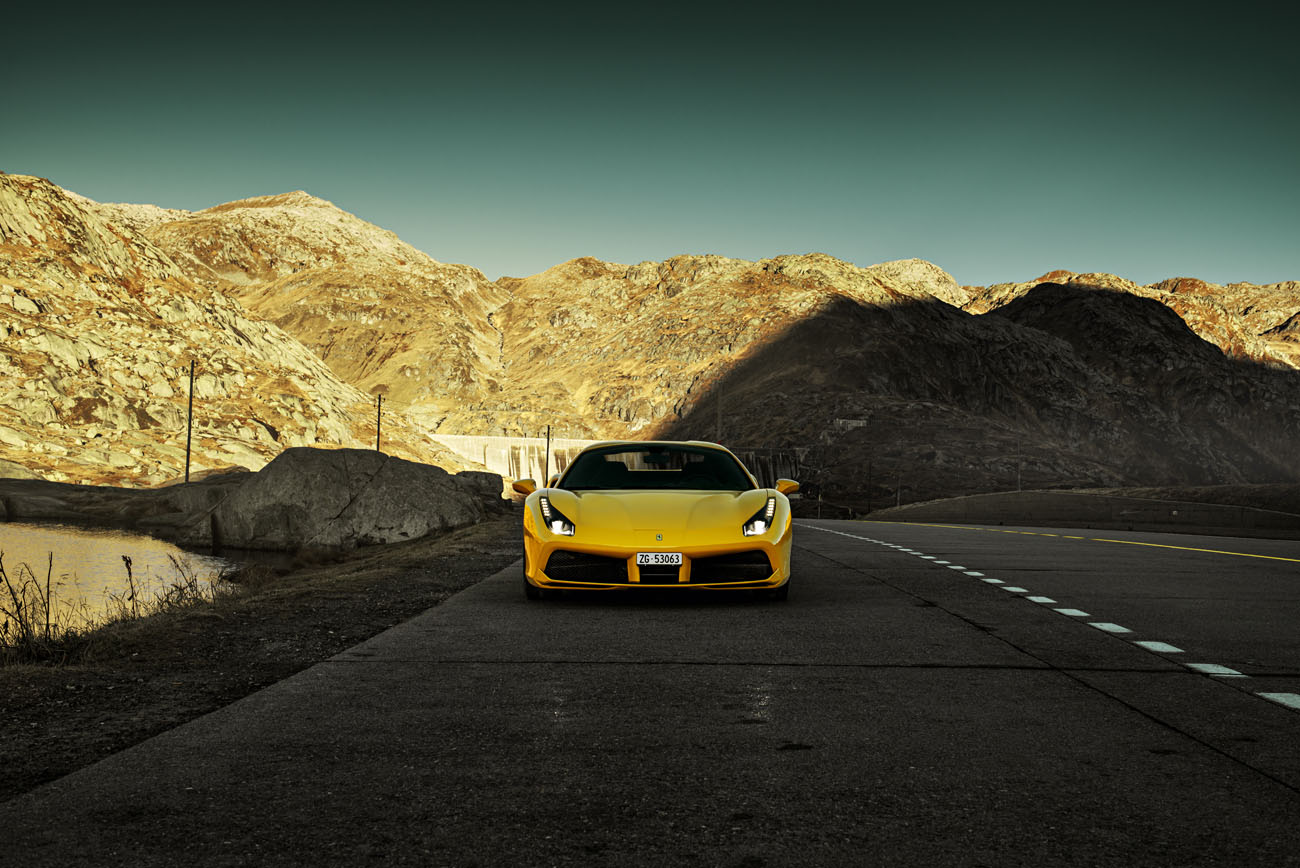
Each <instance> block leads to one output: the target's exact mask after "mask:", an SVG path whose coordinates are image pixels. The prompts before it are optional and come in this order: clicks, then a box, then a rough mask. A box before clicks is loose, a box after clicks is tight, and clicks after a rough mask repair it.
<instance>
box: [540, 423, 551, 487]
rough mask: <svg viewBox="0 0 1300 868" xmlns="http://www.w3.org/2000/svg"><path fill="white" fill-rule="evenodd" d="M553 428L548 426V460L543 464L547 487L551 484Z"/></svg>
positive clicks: (543, 474)
mask: <svg viewBox="0 0 1300 868" xmlns="http://www.w3.org/2000/svg"><path fill="white" fill-rule="evenodd" d="M550 480H551V426H550V425H547V426H546V459H545V463H544V464H542V482H543V483H544V484H545V485H550V484H551V481H550Z"/></svg>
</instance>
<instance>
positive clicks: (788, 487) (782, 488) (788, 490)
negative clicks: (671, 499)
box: [516, 479, 799, 494]
mask: <svg viewBox="0 0 1300 868" xmlns="http://www.w3.org/2000/svg"><path fill="white" fill-rule="evenodd" d="M516 484H517V483H516ZM776 490H777V492H778V493H779V494H794V493H795V492H796V491H798V490H799V483H797V482H795V481H794V480H793V479H778V480H777V481H776Z"/></svg>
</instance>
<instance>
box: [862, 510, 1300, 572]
mask: <svg viewBox="0 0 1300 868" xmlns="http://www.w3.org/2000/svg"><path fill="white" fill-rule="evenodd" d="M862 523H863V524H903V525H911V526H912V527H939V528H945V529H947V530H982V531H985V532H986V533H1018V534H1021V535H1023V536H1050V537H1056V538H1057V539H1077V540H1085V539H1086V540H1088V541H1089V542H1108V543H1120V544H1121V545H1126V546H1148V547H1150V548H1156V549H1175V550H1177V551H1183V552H1204V553H1205V554H1211V555H1232V556H1233V557H1238V558H1260V559H1261V560H1266V561H1286V562H1288V563H1293V564H1300V558H1284V557H1281V556H1279V555H1256V554H1251V553H1250V552H1225V551H1222V550H1221V549H1198V548H1193V547H1191V546H1171V545H1166V544H1164V543H1150V542H1138V541H1136V540H1129V539H1106V538H1104V537H1083V536H1066V535H1061V534H1054V533H1035V532H1034V531H1028V530H1007V529H1006V528H1001V527H977V526H974V525H969V524H929V523H926V522H919V521H877V520H874V519H866V520H864V521H863V522H862Z"/></svg>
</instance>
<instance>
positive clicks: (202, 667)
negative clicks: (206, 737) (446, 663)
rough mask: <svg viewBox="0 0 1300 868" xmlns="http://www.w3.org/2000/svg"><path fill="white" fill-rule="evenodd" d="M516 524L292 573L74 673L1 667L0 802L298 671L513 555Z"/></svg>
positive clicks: (116, 647)
mask: <svg viewBox="0 0 1300 868" xmlns="http://www.w3.org/2000/svg"><path fill="white" fill-rule="evenodd" d="M518 523H519V517H518V516H517V515H515V514H506V515H498V516H493V517H490V518H489V519H487V520H486V521H484V522H481V523H480V524H477V525H474V526H472V527H469V528H463V529H461V530H457V531H452V532H449V533H446V534H444V535H441V536H438V537H435V538H424V539H420V540H415V541H413V542H410V543H401V544H395V545H387V546H375V547H370V548H363V549H358V550H356V551H353V552H350V553H348V554H346V555H343V556H341V557H339V558H338V559H337V560H334V561H332V562H329V563H318V564H298V565H296V568H295V569H292V570H291V571H290V572H288V573H287V574H285V575H280V576H275V577H272V578H270V579H268V580H267V581H266V583H265V585H264V586H262V587H260V588H259V589H258V590H257V591H255V592H248V593H244V594H241V595H238V596H235V597H231V598H225V599H222V600H219V601H218V602H217V603H214V604H212V605H210V606H204V607H201V608H196V609H192V610H189V611H185V612H182V613H176V614H171V615H166V616H154V617H151V618H148V619H144V620H142V621H140V622H136V623H131V624H123V625H118V626H117V627H116V628H114V629H113V630H112V631H111V632H110V634H109V635H108V636H106V637H105V638H104V641H102V642H101V643H99V644H98V645H97V648H96V652H95V653H94V654H93V655H92V656H91V657H90V658H89V659H87V660H86V661H83V662H80V663H78V664H76V665H65V666H11V667H7V668H3V669H0V801H6V800H8V799H11V798H13V797H14V796H17V795H19V794H21V793H24V792H26V791H28V790H30V789H32V788H34V787H36V786H39V785H40V784H42V783H45V782H47V781H51V780H54V779H55V778H59V777H62V776H63V775H66V774H68V773H70V772H73V771H75V770H77V769H79V768H82V767H84V766H87V765H90V764H92V763H94V762H96V761H98V760H100V759H102V758H103V757H105V756H108V755H109V754H112V753H115V752H117V751H120V750H122V749H124V748H127V747H130V746H131V745H133V744H136V743H138V742H140V741H143V740H145V739H147V738H149V737H150V736H153V735H155V734H157V733H159V732H162V731H164V730H167V729H170V728H172V727H175V726H178V725H180V724H182V723H185V722H186V721H189V720H192V719H194V718H196V717H199V716H201V715H203V714H207V713H208V712H210V711H213V710H215V709H217V708H220V707H222V706H224V705H228V704H229V703H231V702H234V701H235V700H237V699H240V698H241V697H243V696H246V695H248V694H250V693H252V692H254V691H256V690H259V689H261V688H263V687H265V686H267V685H269V684H272V683H274V682H276V681H279V680H281V679H283V678H286V677H288V676H290V675H292V674H294V673H295V672H298V671H301V670H303V669H306V668H307V667H309V666H312V665H314V664H316V663H318V662H320V661H322V660H326V659H328V658H329V657H332V656H334V655H335V654H337V653H339V652H340V651H343V650H344V649H346V648H349V647H351V646H352V645H355V644H357V643H358V642H361V641H363V640H365V639H368V638H370V637H371V636H373V635H375V634H377V633H380V632H382V631H383V630H386V629H388V628H389V627H391V626H393V625H395V624H398V623H400V622H402V621H404V620H406V619H408V618H411V617H413V616H415V615H417V614H419V613H420V612H423V611H425V610H426V609H428V608H429V607H431V606H435V605H437V604H438V603H440V602H442V601H443V600H445V599H446V598H447V597H449V596H451V595H452V594H455V593H456V592H457V591H460V590H462V589H464V588H466V587H468V586H470V585H473V584H475V583H476V582H479V581H481V580H482V579H485V578H487V577H488V576H491V575H492V574H494V573H496V572H498V571H500V570H501V569H502V568H504V567H505V566H507V565H508V564H510V563H511V562H512V561H514V560H515V559H517V557H518V533H519V531H518Z"/></svg>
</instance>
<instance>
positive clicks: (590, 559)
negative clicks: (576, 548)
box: [542, 551, 627, 584]
mask: <svg viewBox="0 0 1300 868" xmlns="http://www.w3.org/2000/svg"><path fill="white" fill-rule="evenodd" d="M542 572H544V573H546V575H547V576H549V577H550V578H551V579H552V580H553V581H556V582H607V583H611V584H612V583H616V582H626V581H627V561H626V560H624V559H623V558H607V557H604V556H602V555H589V554H587V553H585V552H569V551H556V552H551V556H550V558H548V559H547V561H546V568H545V569H544V570H542Z"/></svg>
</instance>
